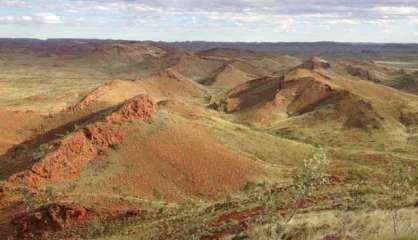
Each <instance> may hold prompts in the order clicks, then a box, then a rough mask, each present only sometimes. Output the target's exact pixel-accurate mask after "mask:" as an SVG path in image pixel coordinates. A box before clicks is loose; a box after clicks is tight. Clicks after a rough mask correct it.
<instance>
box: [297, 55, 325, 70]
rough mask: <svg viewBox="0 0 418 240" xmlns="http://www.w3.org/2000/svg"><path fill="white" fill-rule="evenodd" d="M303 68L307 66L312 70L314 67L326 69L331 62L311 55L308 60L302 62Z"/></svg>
mask: <svg viewBox="0 0 418 240" xmlns="http://www.w3.org/2000/svg"><path fill="white" fill-rule="evenodd" d="M302 67H303V68H307V69H310V70H314V69H321V68H323V69H327V68H330V67H331V64H329V62H327V61H326V60H324V59H322V58H319V57H313V58H311V59H310V60H308V61H306V62H304V63H303V64H302Z"/></svg>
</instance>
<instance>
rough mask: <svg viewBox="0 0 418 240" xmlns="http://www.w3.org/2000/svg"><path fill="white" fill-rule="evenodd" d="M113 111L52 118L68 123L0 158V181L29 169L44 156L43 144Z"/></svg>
mask: <svg viewBox="0 0 418 240" xmlns="http://www.w3.org/2000/svg"><path fill="white" fill-rule="evenodd" d="M116 107H117V106H116ZM114 109H115V106H112V107H107V108H105V109H102V110H99V111H93V110H92V109H90V110H86V111H82V112H78V113H65V112H62V113H59V114H57V115H56V116H54V117H53V119H52V121H54V120H55V121H56V120H61V118H62V119H63V121H64V122H66V121H68V122H67V123H65V124H63V125H61V126H59V127H56V128H53V129H51V130H49V131H47V132H45V133H43V134H41V135H39V136H36V137H35V138H32V139H30V140H28V141H25V142H23V143H21V144H18V145H16V146H15V147H13V148H11V149H9V150H8V151H7V152H6V153H5V154H3V155H1V156H0V181H1V180H6V179H7V178H9V177H10V176H11V175H13V174H15V173H18V172H21V171H23V170H25V169H27V168H29V167H31V166H32V165H33V164H34V163H35V162H36V160H37V159H36V158H37V157H41V156H42V155H43V154H44V152H43V151H46V149H45V148H43V147H42V146H45V144H47V143H50V142H53V141H55V140H57V139H59V138H62V137H63V136H65V135H67V134H69V133H71V132H74V131H75V130H77V128H78V127H82V126H85V125H87V124H89V123H92V122H95V121H98V120H100V119H103V118H104V117H105V116H106V115H107V113H109V112H111V111H113V110H114ZM78 116H80V117H78ZM73 119H75V120H73Z"/></svg>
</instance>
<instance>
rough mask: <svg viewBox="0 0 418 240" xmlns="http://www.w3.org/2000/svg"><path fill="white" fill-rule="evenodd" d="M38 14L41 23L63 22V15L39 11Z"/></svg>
mask: <svg viewBox="0 0 418 240" xmlns="http://www.w3.org/2000/svg"><path fill="white" fill-rule="evenodd" d="M36 16H37V18H36V19H37V20H38V21H39V22H41V23H46V24H57V23H63V21H62V19H61V17H60V16H58V15H55V14H53V13H39V14H37V15H36Z"/></svg>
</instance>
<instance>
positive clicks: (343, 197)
mask: <svg viewBox="0 0 418 240" xmlns="http://www.w3.org/2000/svg"><path fill="white" fill-rule="evenodd" d="M215 45H216V44H215ZM285 45H286V44H285ZM296 45H297V46H300V44H296ZM296 45H295V46H296ZM302 45H303V44H302ZM170 46H171V45H170ZM227 46H229V45H228V44H227ZM245 46H246V45H245ZM262 46H265V44H260V47H262ZM286 46H287V45H286ZM325 46H327V45H326V44H325ZM338 46H340V45H338ZM340 47H341V46H340ZM363 47H370V46H368V45H362V46H361V48H363ZM386 47H387V48H388V49H392V50H393V48H395V47H396V46H392V45H390V46H386ZM386 47H385V46H383V45H379V46H373V48H379V49H381V48H385V49H386ZM355 48H356V49H357V48H358V49H360V46H355ZM199 49H200V47H199ZM338 49H339V47H338ZM350 51H351V50H350ZM284 53H285V54H277V53H274V52H273V51H270V52H258V51H253V50H244V49H241V48H239V49H232V48H225V47H216V48H204V49H203V50H199V51H190V50H183V49H177V48H173V47H167V44H164V43H158V44H157V43H151V42H133V41H96V40H76V39H74V40H48V41H35V40H18V41H8V40H1V41H0V58H1V59H3V60H2V63H4V64H2V66H1V67H0V69H2V70H4V71H2V73H1V76H2V81H1V82H0V86H1V87H0V93H1V94H0V239H35V238H41V239H52V240H53V239H276V238H279V236H280V238H281V239H289V240H290V239H292V240H293V239H295V240H296V239H320V240H324V239H328V240H329V239H370V240H372V239H384V238H387V239H392V237H396V236H395V235H396V234H394V232H393V231H392V225H390V223H391V221H392V220H391V219H392V218H391V217H392V216H393V215H392V214H393V213H394V212H395V210H396V213H397V214H399V216H400V220H399V222H398V225H399V229H401V230H400V233H401V236H403V237H405V239H414V237H415V236H418V235H417V234H418V233H417V231H416V230H417V229H418V226H417V225H416V224H417V222H418V221H416V220H417V215H416V213H417V208H416V207H417V192H416V189H415V187H416V185H417V177H418V171H417V163H418V96H417V95H416V88H415V87H416V86H415V84H414V83H413V82H414V81H415V80H414V79H415V72H414V71H415V70H414V67H413V66H414V64H415V63H416V62H415V60H414V59H412V60H411V59H410V60H408V61H407V62H408V63H410V64H411V65H408V64H406V65H405V64H403V65H402V66H399V64H398V65H396V64H394V62H395V63H396V61H395V60H396V59H392V58H393V55H392V53H391V54H386V53H385V54H383V55H382V56H379V55H374V56H371V55H370V54H369V55H368V57H365V56H361V57H358V58H355V59H353V55H352V54H351V53H353V51H351V52H350V54H347V56H345V55H338V56H337V55H332V54H331V55H332V56H330V57H329V58H326V56H325V57H324V56H323V55H321V56H320V57H317V56H313V55H311V56H309V57H307V55H309V54H308V53H304V54H305V55H306V56H302V57H301V55H299V54H296V55H289V54H292V51H289V52H284ZM396 54H401V53H400V52H399V51H396ZM325 55H326V54H325ZM370 57H373V58H374V59H373V60H370V59H368V58H370ZM398 57H399V55H398ZM409 57H410V56H409V55H408V54H405V55H402V59H403V61H406V60H405V59H407V58H409ZM395 65H396V66H395ZM411 66H412V67H411ZM409 78H410V79H412V80H408V79H409ZM405 79H406V80H405ZM404 169H408V171H407V172H406V170H405V171H404ZM398 170H399V171H398ZM398 173H399V174H398ZM396 174H398V175H396ZM399 178H400V179H401V180H399ZM397 180H399V181H401V183H399V181H398V182H396V181H397ZM392 183H393V184H392ZM394 184H400V185H396V186H397V187H396V188H399V189H400V188H402V190H403V191H402V193H400V194H402V196H401V197H399V198H396V199H395V197H397V196H398V195H396V196H395V197H393V196H394V195H393V193H391V192H390V191H389V190H388V189H392V190H393V186H394ZM391 187H392V188H391ZM395 190H396V189H395ZM395 190H393V191H395ZM391 194H392V195H391ZM393 199H395V200H393ZM394 202H395V203H396V204H395V203H394ZM376 229H380V230H379V231H377V230H376ZM308 237H310V238H308ZM407 237H412V238H407Z"/></svg>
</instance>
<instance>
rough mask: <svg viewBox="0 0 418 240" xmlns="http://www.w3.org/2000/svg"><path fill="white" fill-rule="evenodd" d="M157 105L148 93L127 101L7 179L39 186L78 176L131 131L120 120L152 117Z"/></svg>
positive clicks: (60, 142) (53, 145) (59, 141)
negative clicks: (24, 169)
mask: <svg viewBox="0 0 418 240" xmlns="http://www.w3.org/2000/svg"><path fill="white" fill-rule="evenodd" d="M155 111H156V107H155V104H154V102H153V101H151V99H150V98H149V97H148V96H146V95H139V96H137V97H135V98H133V99H130V100H128V101H126V102H125V103H124V104H122V105H121V106H120V107H119V108H118V109H116V110H115V111H114V112H113V113H111V114H110V115H108V116H107V117H105V119H103V120H99V121H97V122H94V123H92V124H89V125H87V126H85V127H84V128H82V129H79V130H77V131H75V132H73V133H71V134H69V135H68V136H66V137H65V138H63V139H60V140H58V141H56V142H54V143H51V144H50V145H51V146H52V147H50V148H51V150H50V151H49V152H47V153H46V154H45V155H44V157H42V158H41V159H40V160H39V161H38V162H36V163H35V164H34V165H32V167H31V168H30V169H28V170H26V171H23V172H20V173H17V174H15V175H12V176H11V177H10V178H9V179H8V181H11V182H17V183H24V184H26V185H28V186H32V187H37V186H39V185H41V184H42V183H44V182H45V181H59V180H61V179H73V178H76V177H78V174H79V172H80V170H81V169H82V168H83V167H84V166H85V165H87V164H88V163H89V162H90V161H92V160H94V159H95V158H96V157H97V156H98V155H100V154H101V153H102V152H104V151H105V150H106V149H108V148H109V147H111V146H113V145H117V144H120V143H122V142H123V140H124V138H125V137H126V135H127V134H128V132H129V129H128V128H126V127H125V126H124V125H123V124H120V123H121V122H124V121H128V120H140V121H145V122H148V121H149V120H151V118H152V116H153V114H154V113H155Z"/></svg>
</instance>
